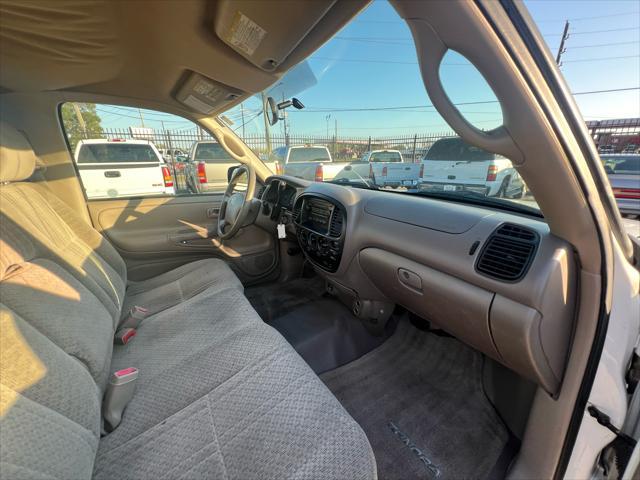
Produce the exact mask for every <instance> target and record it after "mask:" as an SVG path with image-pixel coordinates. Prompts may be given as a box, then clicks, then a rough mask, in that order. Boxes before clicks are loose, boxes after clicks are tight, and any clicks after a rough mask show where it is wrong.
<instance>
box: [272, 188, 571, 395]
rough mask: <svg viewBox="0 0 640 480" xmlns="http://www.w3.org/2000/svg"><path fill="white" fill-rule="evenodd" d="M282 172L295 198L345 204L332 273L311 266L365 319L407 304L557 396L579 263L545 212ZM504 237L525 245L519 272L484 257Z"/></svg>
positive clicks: (417, 312)
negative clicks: (537, 215) (526, 213)
mask: <svg viewBox="0 0 640 480" xmlns="http://www.w3.org/2000/svg"><path fill="white" fill-rule="evenodd" d="M280 178H281V179H283V180H285V181H287V182H293V183H292V185H293V186H294V187H296V188H297V189H298V198H300V195H303V196H305V197H308V196H318V197H321V198H324V199H328V200H329V201H332V202H334V203H335V204H336V205H338V206H340V207H341V208H342V210H343V212H344V216H345V222H344V223H345V227H344V231H343V250H342V255H341V258H340V261H339V265H338V267H337V269H336V270H335V271H334V272H329V271H327V270H326V269H325V268H322V266H321V265H317V264H316V265H315V267H316V270H317V272H318V273H319V274H320V275H321V276H323V277H325V278H326V280H327V282H328V288H329V289H330V290H331V291H332V292H335V293H337V294H338V296H339V297H340V298H341V299H342V300H343V301H345V302H346V303H350V304H351V306H352V308H353V309H354V311H355V312H356V313H357V314H358V316H360V317H361V318H362V319H363V321H371V320H372V319H374V320H375V317H376V316H377V314H378V313H380V312H383V313H385V314H388V313H390V312H389V309H390V308H393V305H401V306H403V307H405V308H406V309H408V310H410V311H412V312H414V313H415V314H417V315H419V316H421V317H423V318H425V319H427V320H429V321H431V322H432V323H434V324H435V325H437V326H438V327H440V328H442V329H443V330H445V331H447V332H449V333H451V334H452V335H454V336H455V337H457V338H458V339H460V340H462V341H463V342H465V343H467V344H469V345H470V346H472V347H474V348H476V349H477V350H479V351H481V352H483V353H484V354H486V355H488V356H489V357H491V358H493V359H495V360H497V361H499V362H501V363H503V364H504V365H506V366H507V367H509V368H511V369H512V370H514V371H516V372H517V373H519V374H520V375H522V376H524V377H526V378H528V379H530V380H532V381H534V382H536V383H538V384H539V385H540V386H542V387H543V388H544V389H545V390H546V391H547V392H548V393H549V394H551V395H554V394H556V393H557V391H558V388H559V386H560V383H561V380H562V376H563V372H564V368H565V361H566V357H567V352H568V348H569V344H570V341H571V334H572V328H573V315H574V312H573V305H574V304H575V298H574V297H575V295H576V293H575V292H576V282H577V278H576V266H575V258H574V255H573V249H572V248H571V245H569V244H568V243H567V242H565V241H563V240H561V239H559V238H557V237H555V236H554V235H553V234H552V233H550V231H549V228H548V226H547V224H546V223H545V222H544V221H543V220H542V219H537V218H534V217H528V216H521V215H518V214H511V213H509V212H505V211H499V210H495V209H488V208H483V207H478V206H475V205H466V204H461V203H455V202H449V201H442V200H435V199H430V198H425V197H416V196H412V195H407V194H399V193H393V192H383V191H373V190H366V189H359V188H348V187H344V186H339V185H335V184H329V183H307V182H304V181H301V180H298V179H287V178H286V177H280ZM296 205H297V204H296ZM293 216H294V217H295V216H296V212H293ZM506 235H511V236H513V235H515V239H514V242H513V243H507V245H508V246H510V248H515V249H516V250H515V254H514V255H516V254H517V253H518V252H519V250H517V249H518V248H521V246H522V245H524V246H525V247H527V245H529V246H528V250H527V252H528V257H527V258H528V260H527V263H526V265H525V268H523V274H522V276H521V277H520V278H516V279H513V278H512V279H505V278H498V277H500V276H501V275H502V274H504V275H506V274H507V273H511V272H506V273H505V272H503V271H501V270H500V268H502V267H503V265H502V264H499V265H498V266H497V267H496V264H494V263H491V262H490V263H488V264H487V261H488V260H487V259H489V260H491V261H493V260H494V258H493V257H491V255H490V253H495V251H494V250H495V249H496V248H504V245H505V244H504V240H505V238H504V237H505V236H506ZM496 236H497V237H498V239H497V241H496V240H495V239H494V237H496ZM518 237H521V238H520V239H519V238H518ZM523 239H524V240H523ZM506 240H507V241H509V242H510V241H511V240H512V239H510V238H506ZM527 242H528V244H527ZM511 245H513V246H511ZM498 253H500V251H498ZM511 253H512V252H508V253H506V254H505V255H504V256H506V258H507V260H513V258H512V257H510V255H511ZM516 256H517V255H516ZM486 265H489V266H490V267H491V269H489V270H487V269H486V268H483V267H486ZM495 269H497V270H495ZM483 270H485V271H483ZM487 272H489V273H487ZM496 275H497V277H496Z"/></svg>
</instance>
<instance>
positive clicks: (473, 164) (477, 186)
mask: <svg viewBox="0 0 640 480" xmlns="http://www.w3.org/2000/svg"><path fill="white" fill-rule="evenodd" d="M421 171H422V176H421V178H420V190H426V191H445V192H447V191H451V192H454V191H460V190H465V191H474V192H477V193H481V194H483V195H486V196H488V197H511V198H520V197H522V195H523V193H524V188H525V186H524V182H523V181H522V179H521V177H520V175H519V174H518V172H517V170H516V169H515V168H514V167H513V165H512V164H511V160H509V159H508V158H505V157H502V156H500V155H496V154H494V153H491V152H487V151H486V150H482V149H481V148H478V147H474V146H472V145H469V144H468V143H466V142H465V141H463V140H462V139H461V138H457V137H454V138H441V139H440V140H437V141H436V142H435V143H434V144H433V145H432V146H431V148H430V149H429V150H428V151H427V153H426V155H425V156H424V159H423V160H422V169H421Z"/></svg>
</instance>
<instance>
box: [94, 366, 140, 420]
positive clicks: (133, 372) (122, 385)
mask: <svg viewBox="0 0 640 480" xmlns="http://www.w3.org/2000/svg"><path fill="white" fill-rule="evenodd" d="M136 380H138V369H137V368H135V367H129V368H125V369H123V370H118V371H117V372H115V373H114V374H113V375H111V378H110V379H109V384H108V385H107V389H106V391H105V394H104V399H103V401H102V418H103V419H104V428H105V430H106V431H107V432H112V431H113V430H114V429H115V428H116V427H117V426H118V425H120V421H121V420H122V414H123V412H124V410H125V408H127V404H128V403H129V402H130V401H131V399H132V398H133V393H134V391H135V388H136Z"/></svg>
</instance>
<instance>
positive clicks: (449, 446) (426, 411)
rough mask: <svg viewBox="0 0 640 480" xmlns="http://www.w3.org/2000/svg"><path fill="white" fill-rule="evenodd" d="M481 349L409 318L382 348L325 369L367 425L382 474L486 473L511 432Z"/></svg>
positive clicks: (390, 477) (392, 478)
mask: <svg viewBox="0 0 640 480" xmlns="http://www.w3.org/2000/svg"><path fill="white" fill-rule="evenodd" d="M482 361H483V360H482V356H481V355H480V354H479V353H477V352H476V351H474V350H472V349H471V348H469V347H467V346H465V345H464V344H462V343H461V342H459V341H458V340H456V339H454V338H448V337H442V336H437V335H434V334H433V333H429V332H424V331H422V330H419V329H417V328H416V327H414V326H413V325H412V324H411V323H410V322H409V321H408V320H406V319H403V320H402V321H401V322H400V323H399V324H398V328H397V330H396V332H395V333H394V334H393V336H392V337H391V338H390V339H389V340H387V341H386V342H385V343H384V344H382V345H381V346H380V347H378V348H376V349H375V350H372V351H371V352H369V353H367V354H366V355H364V356H363V357H361V358H359V359H358V360H355V361H353V362H351V363H349V364H347V365H344V366H342V367H339V368H337V369H335V370H332V371H330V372H327V373H324V374H323V375H321V377H320V378H321V379H322V380H323V381H324V382H325V384H326V385H327V387H329V389H330V390H331V391H332V392H333V393H334V395H335V396H336V397H337V398H338V400H340V402H341V403H342V405H343V406H344V407H345V408H346V409H347V411H348V412H349V413H350V414H351V416H353V418H354V419H355V420H356V421H357V422H358V423H359V424H360V426H361V427H362V428H363V430H364V431H365V433H366V435H367V437H368V438H369V441H370V443H371V446H372V447H373V451H374V454H375V456H376V459H377V463H378V477H379V478H380V479H381V480H400V479H402V480H404V479H435V478H440V479H448V478H456V479H457V478H487V477H488V476H490V474H491V473H492V469H493V468H494V466H495V465H496V463H497V462H498V459H499V457H500V455H501V453H502V452H503V449H504V447H505V444H506V443H507V441H508V439H509V434H508V432H507V429H506V428H505V427H504V424H503V423H502V421H501V420H500V418H499V417H498V415H497V414H496V412H495V410H494V408H493V406H492V405H491V404H490V403H489V401H488V400H487V398H486V396H485V394H484V392H483V389H482V383H481V373H482Z"/></svg>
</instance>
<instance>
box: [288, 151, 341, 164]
mask: <svg viewBox="0 0 640 480" xmlns="http://www.w3.org/2000/svg"><path fill="white" fill-rule="evenodd" d="M330 161H331V156H330V155H329V150H327V148H326V147H297V148H292V149H291V151H290V152H289V159H288V160H287V163H289V162H330Z"/></svg>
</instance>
